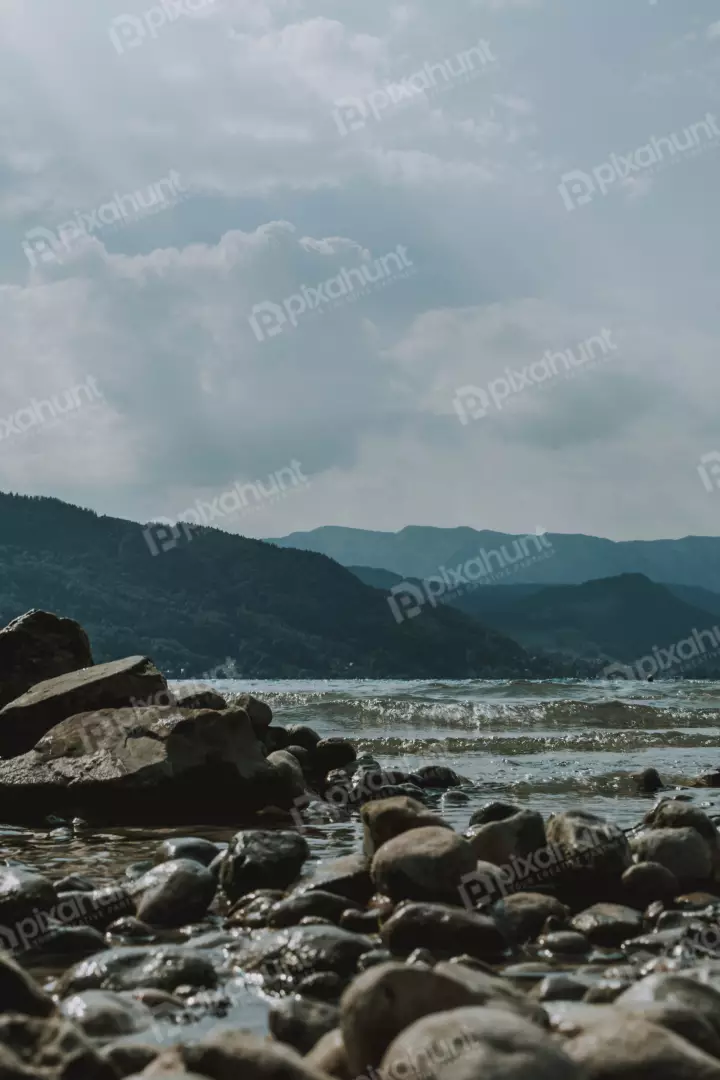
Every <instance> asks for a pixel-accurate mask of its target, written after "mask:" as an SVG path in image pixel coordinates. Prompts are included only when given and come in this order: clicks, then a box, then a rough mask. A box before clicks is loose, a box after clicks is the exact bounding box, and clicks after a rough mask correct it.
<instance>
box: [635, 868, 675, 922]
mask: <svg viewBox="0 0 720 1080" xmlns="http://www.w3.org/2000/svg"><path fill="white" fill-rule="evenodd" d="M622 889H623V893H624V895H625V899H626V900H627V903H628V904H629V906H630V907H634V908H639V909H640V910H641V911H644V910H645V908H647V907H649V905H650V904H652V903H653V902H654V901H655V900H662V901H663V902H667V901H669V900H672V898H673V897H674V896H677V894H678V892H679V891H680V884H679V882H678V879H677V878H676V877H675V875H674V874H673V873H672V872H671V871H670V870H668V869H667V867H665V866H662V865H661V864H660V863H656V862H638V863H635V864H634V866H630V867H628V869H627V870H626V871H625V873H624V874H623V876H622Z"/></svg>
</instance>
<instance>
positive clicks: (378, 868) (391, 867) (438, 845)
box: [370, 804, 476, 903]
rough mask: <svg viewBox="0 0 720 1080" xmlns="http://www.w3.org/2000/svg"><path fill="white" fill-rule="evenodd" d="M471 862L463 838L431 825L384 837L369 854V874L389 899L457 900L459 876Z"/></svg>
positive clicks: (467, 870)
mask: <svg viewBox="0 0 720 1080" xmlns="http://www.w3.org/2000/svg"><path fill="white" fill-rule="evenodd" d="M371 805H372V804H371ZM475 864H476V859H475V856H474V854H473V850H472V848H471V846H470V844H469V843H468V842H467V840H464V839H463V838H462V837H461V836H458V835H457V833H455V832H453V831H452V830H451V829H447V828H440V827H438V826H434V825H432V826H425V827H423V828H414V829H410V830H408V831H407V832H404V833H401V834H400V835H399V836H395V837H394V838H393V839H392V840H387V841H386V842H385V843H384V844H383V845H382V846H381V847H380V848H378V850H377V851H376V853H375V855H374V856H373V861H372V865H371V867H370V876H371V877H372V879H373V881H374V883H375V887H376V889H377V890H378V892H381V893H384V894H385V895H386V896H389V897H390V898H391V899H393V900H428V901H433V900H437V901H444V900H448V901H450V902H451V903H452V902H454V903H458V902H459V901H460V886H461V884H462V882H463V879H464V878H465V877H466V876H467V875H468V874H471V873H472V872H473V871H474V869H475Z"/></svg>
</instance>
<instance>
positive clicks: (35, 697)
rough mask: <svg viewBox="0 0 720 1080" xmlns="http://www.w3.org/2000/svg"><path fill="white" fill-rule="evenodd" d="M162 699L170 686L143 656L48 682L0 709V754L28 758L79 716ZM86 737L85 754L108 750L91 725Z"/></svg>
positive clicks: (73, 673)
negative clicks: (102, 747) (99, 748)
mask: <svg viewBox="0 0 720 1080" xmlns="http://www.w3.org/2000/svg"><path fill="white" fill-rule="evenodd" d="M159 694H165V695H169V691H168V687H167V683H166V682H165V679H164V677H163V676H162V675H161V674H160V672H159V671H158V670H157V668H156V667H155V665H154V664H153V663H152V661H151V660H148V659H147V657H144V656H130V657H128V658H127V659H126V660H113V661H112V662H111V663H109V664H96V665H95V666H94V667H86V668H83V669H82V670H80V671H71V672H68V673H66V674H64V675H58V676H57V677H55V678H53V679H46V680H45V681H44V682H41V683H37V684H36V685H35V686H33V687H32V689H30V690H28V691H26V692H25V693H24V694H23V695H22V696H21V697H19V698H16V699H15V700H14V701H11V702H10V703H9V704H8V705H5V707H4V708H3V709H2V710H0V754H2V756H3V757H5V758H11V757H16V756H17V755H18V754H24V753H26V752H27V751H28V750H30V749H31V748H32V747H33V746H35V744H36V743H37V742H38V740H39V739H41V738H42V737H43V735H46V734H47V732H48V731H50V730H51V729H52V728H54V727H56V726H57V724H60V723H62V721H63V720H67V719H68V718H69V717H71V716H76V715H77V714H78V713H89V712H93V711H96V710H99V709H123V708H126V707H134V706H136V705H137V704H138V703H144V702H145V701H146V700H150V701H153V699H154V698H156V697H157V695H159ZM169 700H172V695H169ZM85 738H86V750H89V752H92V751H93V750H94V749H96V748H97V745H105V741H106V738H107V737H106V736H105V735H104V734H101V736H100V743H99V744H97V743H96V742H95V738H94V732H93V730H92V725H91V724H90V722H88V723H87V724H86V726H85Z"/></svg>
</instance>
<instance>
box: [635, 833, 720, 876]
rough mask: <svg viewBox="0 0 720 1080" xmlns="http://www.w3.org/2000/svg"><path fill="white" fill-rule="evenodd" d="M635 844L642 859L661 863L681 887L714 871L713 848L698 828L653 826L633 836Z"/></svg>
mask: <svg viewBox="0 0 720 1080" xmlns="http://www.w3.org/2000/svg"><path fill="white" fill-rule="evenodd" d="M631 847H632V851H633V854H634V855H635V856H636V857H637V859H638V860H639V861H640V862H656V863H660V865H661V866H664V867H665V869H666V870H669V871H670V873H671V874H674V875H675V877H676V878H677V880H678V882H679V883H680V885H681V886H682V885H684V884H687V883H692V882H696V881H703V880H706V879H707V878H709V877H710V875H711V873H712V867H713V860H712V855H711V852H710V847H709V846H708V843H707V841H706V840H704V839H703V837H702V836H701V835H700V833H699V832H698V831H697V829H694V828H671V829H650V830H648V831H647V832H644V833H641V834H640V835H639V836H635V837H633V839H632V841H631Z"/></svg>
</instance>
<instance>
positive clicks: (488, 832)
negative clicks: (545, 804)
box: [465, 810, 545, 866]
mask: <svg viewBox="0 0 720 1080" xmlns="http://www.w3.org/2000/svg"><path fill="white" fill-rule="evenodd" d="M465 837H466V839H467V840H468V842H469V843H470V846H471V847H472V849H473V851H474V852H475V858H476V859H480V860H482V861H483V862H489V863H494V864H495V865H496V866H504V865H505V864H506V863H510V861H511V859H513V858H518V857H520V858H525V857H526V856H528V855H532V854H533V853H535V852H537V851H539V850H541V849H542V848H544V847H545V823H544V821H543V818H542V814H537V813H535V812H534V811H531V810H521V811H519V813H517V814H513V815H512V817H507V818H504V819H503V820H502V821H489V822H487V823H486V824H484V825H472V826H471V827H470V828H469V829H468V831H467V832H466V833H465Z"/></svg>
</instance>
